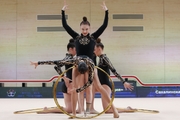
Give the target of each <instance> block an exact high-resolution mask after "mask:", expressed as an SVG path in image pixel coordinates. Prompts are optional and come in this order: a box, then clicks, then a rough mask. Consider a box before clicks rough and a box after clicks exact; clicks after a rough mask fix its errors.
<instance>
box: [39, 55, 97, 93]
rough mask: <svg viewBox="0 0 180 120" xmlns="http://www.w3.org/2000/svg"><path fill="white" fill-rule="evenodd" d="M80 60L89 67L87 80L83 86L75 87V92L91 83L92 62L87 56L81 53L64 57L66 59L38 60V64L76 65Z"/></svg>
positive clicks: (92, 73)
mask: <svg viewBox="0 0 180 120" xmlns="http://www.w3.org/2000/svg"><path fill="white" fill-rule="evenodd" d="M81 60H83V61H84V62H85V63H86V64H87V65H88V69H89V76H88V78H89V79H88V82H87V83H86V84H85V85H84V86H83V87H81V88H78V89H76V92H81V91H83V90H84V89H86V88H87V87H89V86H90V85H91V84H92V81H93V78H94V62H93V61H92V59H90V58H89V57H87V56H84V55H83V56H76V57H74V58H72V59H66V60H56V61H38V65H57V66H64V65H78V64H79V61H81Z"/></svg>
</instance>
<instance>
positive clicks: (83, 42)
mask: <svg viewBox="0 0 180 120" xmlns="http://www.w3.org/2000/svg"><path fill="white" fill-rule="evenodd" d="M62 25H63V27H64V29H65V30H66V31H67V33H68V34H69V35H70V36H71V37H72V38H73V39H74V40H75V46H76V53H77V56H79V55H86V56H88V57H89V58H91V59H93V53H94V46H95V40H96V39H97V38H98V37H99V36H100V35H101V34H102V33H103V31H104V30H105V29H106V27H107V25H108V10H106V11H105V18H104V23H103V24H102V25H101V27H100V28H99V29H98V30H97V31H96V32H94V33H92V34H91V35H90V34H88V35H87V36H83V35H82V34H81V35H79V34H78V33H76V32H75V31H74V30H72V28H71V27H70V26H69V25H68V24H67V22H66V18H65V11H63V10H62Z"/></svg>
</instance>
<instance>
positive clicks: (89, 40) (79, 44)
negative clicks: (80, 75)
mask: <svg viewBox="0 0 180 120" xmlns="http://www.w3.org/2000/svg"><path fill="white" fill-rule="evenodd" d="M102 8H103V9H104V10H105V18H104V23H103V25H102V26H101V27H100V28H99V29H98V30H97V31H96V32H94V33H92V34H91V35H90V33H89V32H90V23H89V22H88V21H87V18H86V17H83V21H82V22H81V23H80V28H81V35H79V34H78V33H76V32H75V31H74V30H72V28H71V27H70V26H69V25H68V24H67V22H66V19H65V10H66V9H67V5H66V2H65V3H64V6H63V8H62V25H63V27H64V29H65V30H66V31H67V33H68V34H69V35H70V36H71V37H72V38H73V39H75V45H76V52H77V56H80V55H86V56H88V57H89V58H90V59H93V52H94V46H95V40H96V39H97V38H98V37H99V36H100V35H101V34H102V33H103V31H104V30H105V29H106V27H107V25H108V8H107V6H106V4H105V2H103V5H102ZM73 71H74V72H75V70H73ZM72 81H73V82H72V83H74V82H76V80H72ZM94 81H95V82H96V83H97V84H95V87H96V88H97V89H98V91H100V92H101V95H102V96H104V97H105V98H106V100H107V102H108V103H110V98H109V96H108V95H107V93H106V91H105V90H104V88H103V87H102V86H101V85H100V83H99V80H98V76H97V69H94ZM86 94H87V95H86V97H88V101H86V111H87V112H89V111H90V106H91V102H92V86H90V87H88V88H87V89H86ZM72 97H73V100H74V101H73V102H72V114H73V115H74V116H76V111H75V108H76V103H77V99H74V98H77V93H75V94H72ZM111 108H112V110H113V113H114V118H118V117H119V114H118V111H117V110H116V108H115V107H114V105H113V104H112V106H111Z"/></svg>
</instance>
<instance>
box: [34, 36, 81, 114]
mask: <svg viewBox="0 0 180 120" xmlns="http://www.w3.org/2000/svg"><path fill="white" fill-rule="evenodd" d="M67 51H68V53H66V57H65V58H64V59H63V60H67V59H72V58H73V57H74V56H75V55H76V49H75V44H74V40H73V39H70V40H69V43H68V44H67ZM45 64H47V63H45ZM31 65H34V66H35V68H36V67H37V66H38V63H34V62H31ZM41 65H43V64H41ZM72 66H73V65H65V69H68V68H70V67H72ZM61 67H63V65H62V64H57V65H55V66H54V69H55V70H56V71H57V73H58V74H59V75H61V74H62V70H61ZM71 80H72V69H71V70H69V71H67V72H66V76H63V80H62V86H61V88H62V92H63V96H64V103H65V108H64V107H62V108H63V109H64V110H65V111H66V112H68V113H71V112H72V108H71V94H70V93H69V92H68V90H69V88H71V87H72V85H71ZM77 112H78V113H79V112H81V109H80V107H79V106H78V110H77ZM37 113H38V114H43V113H62V112H61V111H60V110H59V108H54V109H52V108H51V109H48V108H47V107H45V108H44V110H43V111H40V112H37Z"/></svg>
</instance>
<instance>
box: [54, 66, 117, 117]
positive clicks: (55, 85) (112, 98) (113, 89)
mask: <svg viewBox="0 0 180 120" xmlns="http://www.w3.org/2000/svg"><path fill="white" fill-rule="evenodd" d="M74 67H75V66H72V67H70V68H69V69H67V70H65V71H64V72H63V73H62V74H61V75H60V76H59V77H58V79H57V80H56V82H55V84H54V88H53V97H54V101H55V103H56V105H57V107H58V108H59V109H60V110H61V111H62V112H63V113H64V114H66V115H68V116H70V117H72V118H78V119H91V118H95V117H98V116H100V115H102V114H104V113H105V112H106V111H107V110H109V109H110V107H111V105H112V103H113V100H114V96H115V88H114V82H113V81H112V79H111V77H110V76H109V74H108V73H106V72H105V71H104V70H103V69H101V68H99V67H98V66H95V68H97V69H99V70H101V71H103V72H104V73H105V74H106V75H107V76H108V77H109V79H110V81H111V83H112V96H111V101H110V103H109V105H108V106H107V107H106V108H105V109H104V111H102V112H100V113H98V114H96V115H94V116H89V117H78V116H73V115H70V114H69V113H68V112H66V111H65V110H63V109H62V107H61V106H60V104H59V103H58V101H57V96H56V89H57V85H58V82H59V81H60V78H61V77H62V76H63V75H64V73H66V72H67V71H69V70H70V69H73V68H74Z"/></svg>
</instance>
